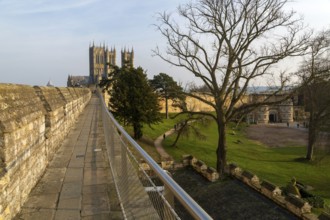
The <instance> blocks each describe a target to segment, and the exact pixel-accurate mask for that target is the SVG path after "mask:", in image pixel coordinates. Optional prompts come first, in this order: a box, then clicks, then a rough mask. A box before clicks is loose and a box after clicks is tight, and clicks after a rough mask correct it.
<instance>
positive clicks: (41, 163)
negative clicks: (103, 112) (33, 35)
mask: <svg viewBox="0 0 330 220" xmlns="http://www.w3.org/2000/svg"><path fill="white" fill-rule="evenodd" d="M90 97H91V92H90V90H89V89H82V88H75V89H73V88H54V87H37V86H36V87H31V86H25V85H14V84H0V219H1V220H2V219H11V218H13V217H14V216H15V214H16V213H18V212H19V210H20V207H21V205H22V204H23V203H24V202H25V200H26V198H27V196H28V194H29V193H30V191H31V189H32V188H33V187H34V186H35V184H36V183H37V181H38V180H39V178H40V177H41V175H42V174H43V172H44V170H45V168H46V166H47V164H48V162H49V161H50V160H51V159H52V158H53V156H54V154H55V153H56V151H57V149H58V148H59V147H60V145H61V143H62V142H63V140H64V138H65V136H66V135H67V134H68V132H69V130H70V127H71V126H72V125H73V123H74V122H75V120H76V119H77V117H78V115H79V114H80V113H81V112H82V110H83V109H84V107H85V106H86V104H87V103H88V101H89V99H90Z"/></svg>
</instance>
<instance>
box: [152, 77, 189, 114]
mask: <svg viewBox="0 0 330 220" xmlns="http://www.w3.org/2000/svg"><path fill="white" fill-rule="evenodd" d="M150 84H151V86H152V87H153V88H154V89H155V90H156V91H157V93H158V94H159V96H160V97H161V98H162V99H163V100H165V114H166V119H168V100H169V99H171V100H172V101H173V103H175V102H176V101H178V102H181V101H182V100H184V96H183V94H182V91H183V89H182V87H181V86H180V85H178V84H177V82H176V81H174V79H173V78H172V77H171V76H169V75H167V74H166V73H159V74H158V75H155V76H154V78H153V79H152V80H150Z"/></svg>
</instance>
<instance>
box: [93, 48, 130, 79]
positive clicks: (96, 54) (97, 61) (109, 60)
mask: <svg viewBox="0 0 330 220" xmlns="http://www.w3.org/2000/svg"><path fill="white" fill-rule="evenodd" d="M116 65H117V64H116V49H115V48H111V49H109V48H108V47H107V46H105V45H103V46H95V45H94V43H93V45H90V46H89V79H90V84H95V83H98V82H100V80H101V79H102V78H106V77H107V76H108V74H109V73H110V72H111V69H112V68H113V67H114V66H116ZM121 67H122V68H124V67H127V68H130V67H134V51H133V49H132V50H131V51H129V50H126V49H124V50H122V51H121Z"/></svg>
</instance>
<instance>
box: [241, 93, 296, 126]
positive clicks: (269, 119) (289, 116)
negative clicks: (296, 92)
mask: <svg viewBox="0 0 330 220" xmlns="http://www.w3.org/2000/svg"><path fill="white" fill-rule="evenodd" d="M266 97H267V94H251V95H249V99H250V101H251V102H256V101H259V100H261V99H262V100H264V99H265V98H266ZM281 99H283V95H273V96H272V97H271V98H270V100H269V101H271V102H277V101H278V100H281ZM293 116H294V106H293V102H292V99H288V100H285V101H282V102H280V103H279V104H275V105H263V106H260V107H259V108H257V109H256V110H254V111H253V112H251V113H250V114H248V115H247V122H248V123H261V124H268V123H280V122H282V123H291V122H293Z"/></svg>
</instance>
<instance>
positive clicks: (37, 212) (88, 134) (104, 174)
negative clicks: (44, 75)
mask: <svg viewBox="0 0 330 220" xmlns="http://www.w3.org/2000/svg"><path fill="white" fill-rule="evenodd" d="M100 117H101V113H100V104H99V99H98V98H97V97H96V96H95V95H93V96H92V99H91V101H90V103H89V104H88V105H87V106H86V108H85V110H84V111H83V112H82V114H81V115H80V116H79V118H78V120H77V122H76V124H75V125H74V127H72V129H71V131H70V133H69V135H68V136H67V138H66V139H65V140H64V141H63V144H62V146H61V147H60V149H59V150H58V152H57V153H56V155H54V158H53V160H52V161H51V162H50V163H49V166H48V168H47V169H46V171H45V173H44V175H43V176H42V178H41V179H40V181H39V183H38V184H37V185H36V186H35V188H34V189H33V190H32V192H31V193H30V195H29V198H28V200H27V202H26V203H25V204H24V205H23V207H22V211H21V212H20V213H19V214H18V215H17V216H16V217H15V218H14V219H16V220H17V219H26V220H30V219H47V220H48V219H49V220H63V219H67V220H69V219H74V220H77V219H84V220H87V219H123V216H122V213H121V210H120V204H119V200H118V197H117V194H116V192H115V191H114V190H113V189H114V183H113V179H112V176H111V172H110V168H109V163H108V160H107V157H106V147H105V141H104V140H103V139H104V134H103V127H102V120H101V118H100Z"/></svg>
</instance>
